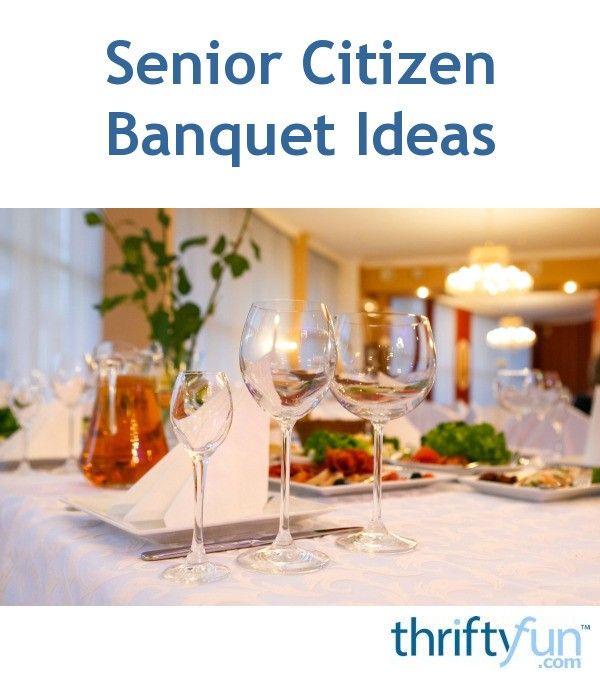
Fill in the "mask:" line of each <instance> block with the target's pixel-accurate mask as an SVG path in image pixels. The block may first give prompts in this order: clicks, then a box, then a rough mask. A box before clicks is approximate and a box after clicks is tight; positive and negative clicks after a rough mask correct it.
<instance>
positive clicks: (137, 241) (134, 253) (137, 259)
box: [122, 236, 146, 274]
mask: <svg viewBox="0 0 600 679" xmlns="http://www.w3.org/2000/svg"><path fill="white" fill-rule="evenodd" d="M143 242H144V239H143V238H141V237H140V236H127V238H124V239H123V245H122V249H123V256H124V257H125V264H126V265H127V267H128V270H129V271H130V272H131V273H135V274H139V273H142V271H143V270H144V268H145V265H146V260H145V258H144V253H143V252H142V243H143Z"/></svg>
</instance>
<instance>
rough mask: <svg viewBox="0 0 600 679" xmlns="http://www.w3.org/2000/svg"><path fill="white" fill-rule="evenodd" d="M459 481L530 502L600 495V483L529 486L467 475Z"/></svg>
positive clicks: (487, 492) (496, 493)
mask: <svg viewBox="0 0 600 679" xmlns="http://www.w3.org/2000/svg"><path fill="white" fill-rule="evenodd" d="M532 471H533V470H532ZM459 481H460V482H461V483H466V484H467V485H468V486H471V488H473V489H474V490H476V491H477V492H478V493H486V494H488V495H500V496H501V497H509V498H511V499H513V500H526V501H528V502H557V501H559V500H571V499H573V498H576V497H584V496H586V495H600V483H595V484H585V485H580V486H577V485H575V486H573V487H572V488H530V487H528V486H517V485H515V484H508V483H498V482H497V481H481V480H480V479H474V478H467V477H463V478H461V479H459Z"/></svg>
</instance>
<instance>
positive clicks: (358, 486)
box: [269, 467, 456, 497]
mask: <svg viewBox="0 0 600 679" xmlns="http://www.w3.org/2000/svg"><path fill="white" fill-rule="evenodd" d="M388 470H389V467H388ZM392 470H393V471H398V473H400V474H401V473H402V470H400V469H398V467H394V468H393V469H392ZM405 473H406V472H405ZM408 474H410V472H408ZM455 480H456V475H455V474H445V473H441V472H438V473H436V474H435V476H434V477H433V478H432V479H406V480H405V481H384V482H383V484H382V488H383V490H384V492H385V491H386V490H410V489H411V488H421V487H422V486H430V485H431V484H432V483H439V482H441V481H455ZM280 486H281V482H280V480H279V479H269V488H270V489H271V490H279V488H280ZM290 491H291V493H292V494H293V495H313V496H318V497H329V496H332V495H353V494H355V493H372V492H373V484H371V483H348V484H346V485H340V486H311V485H310V484H308V483H295V482H294V481H290Z"/></svg>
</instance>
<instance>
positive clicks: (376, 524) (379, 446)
mask: <svg viewBox="0 0 600 679" xmlns="http://www.w3.org/2000/svg"><path fill="white" fill-rule="evenodd" d="M372 427H373V511H372V514H371V520H370V521H369V525H368V526H367V531H368V532H369V533H384V532H385V526H384V525H383V521H382V520H381V468H382V457H383V424H376V423H375V422H373V423H372Z"/></svg>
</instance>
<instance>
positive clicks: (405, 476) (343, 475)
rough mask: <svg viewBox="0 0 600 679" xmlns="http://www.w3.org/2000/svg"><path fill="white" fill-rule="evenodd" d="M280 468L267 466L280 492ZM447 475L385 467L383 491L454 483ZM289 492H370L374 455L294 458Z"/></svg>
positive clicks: (337, 452)
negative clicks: (321, 459) (441, 482)
mask: <svg viewBox="0 0 600 679" xmlns="http://www.w3.org/2000/svg"><path fill="white" fill-rule="evenodd" d="M280 475H281V465H280V464H279V463H277V464H272V465H271V466H270V467H269V486H270V488H271V489H272V490H276V489H279V487H280V484H281V481H280ZM455 479H456V476H455V475H453V474H448V473H439V472H428V471H416V470H404V469H402V468H400V467H398V466H395V465H387V464H386V465H384V466H383V470H382V481H383V485H382V487H383V490H408V489H410V488H419V487H421V486H428V485H430V484H432V483H438V482H440V481H454V480H455ZM290 490H291V491H292V493H294V494H296V495H316V496H325V497H327V496H331V495H349V494H353V493H370V492H372V490H373V456H372V455H371V454H370V453H369V452H367V451H366V450H363V449H362V448H345V449H344V448H329V449H327V451H326V453H325V457H324V459H323V461H322V462H315V461H312V460H310V459H308V460H307V459H304V460H301V459H299V458H298V457H295V458H294V460H293V461H292V464H291V468H290Z"/></svg>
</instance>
